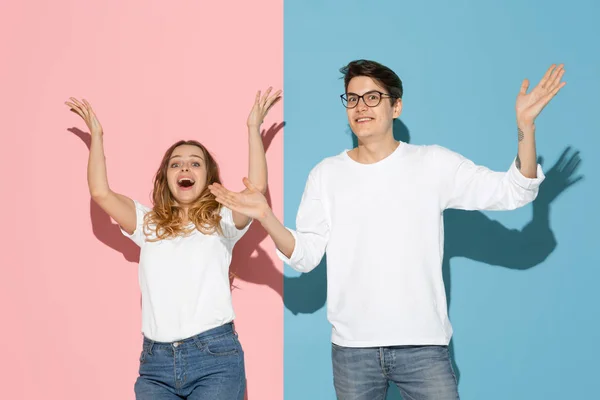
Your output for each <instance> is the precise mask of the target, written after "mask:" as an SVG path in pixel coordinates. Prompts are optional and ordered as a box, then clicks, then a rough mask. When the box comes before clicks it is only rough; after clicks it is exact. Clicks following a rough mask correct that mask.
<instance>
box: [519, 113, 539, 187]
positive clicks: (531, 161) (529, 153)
mask: <svg viewBox="0 0 600 400" xmlns="http://www.w3.org/2000/svg"><path fill="white" fill-rule="evenodd" d="M517 135H518V141H519V142H518V143H519V145H518V146H519V148H518V153H517V159H516V165H517V168H518V169H519V171H521V174H523V176H525V177H526V178H537V154H536V150H535V125H534V124H528V123H527V124H519V123H518V124H517Z"/></svg>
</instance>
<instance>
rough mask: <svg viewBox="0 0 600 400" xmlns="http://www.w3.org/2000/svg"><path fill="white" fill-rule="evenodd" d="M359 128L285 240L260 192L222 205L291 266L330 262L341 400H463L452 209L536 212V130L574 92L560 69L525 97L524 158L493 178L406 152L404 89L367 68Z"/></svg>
mask: <svg viewBox="0 0 600 400" xmlns="http://www.w3.org/2000/svg"><path fill="white" fill-rule="evenodd" d="M341 71H342V73H343V74H344V78H345V79H344V83H345V89H346V90H345V93H344V94H343V95H342V96H341V97H342V102H343V104H344V106H345V107H346V108H347V114H348V122H349V123H350V127H351V128H352V131H353V132H354V134H355V135H356V136H357V138H358V147H356V148H354V149H352V150H350V151H344V152H342V153H341V154H339V155H337V156H334V157H329V158H326V159H325V160H323V161H322V162H321V163H319V164H318V165H317V166H316V167H315V168H314V169H313V170H312V171H311V173H310V175H309V177H308V182H307V183H306V188H305V191H304V195H303V197H302V202H301V204H300V209H299V210H298V215H297V220H296V230H295V231H294V230H291V229H287V228H285V227H284V226H283V225H282V224H281V223H280V222H279V221H278V220H277V218H276V217H275V216H274V215H273V213H272V211H271V210H270V208H269V206H268V205H267V202H266V200H265V198H264V196H262V194H260V192H259V191H258V190H256V189H255V188H254V186H253V185H252V183H251V182H249V181H248V180H247V179H246V180H244V183H245V184H246V186H247V188H248V190H246V191H245V193H232V192H230V191H227V190H226V189H225V188H223V187H222V186H220V185H218V184H214V185H213V186H212V187H211V191H212V192H213V194H214V195H215V196H216V198H217V201H219V202H221V203H222V204H224V205H226V206H227V207H229V208H231V209H232V210H235V211H238V212H240V213H243V214H246V215H248V216H250V217H253V218H255V219H257V220H258V221H260V222H261V224H262V225H263V226H264V228H265V229H266V231H267V232H268V233H269V235H270V236H271V237H272V238H273V240H274V242H275V244H276V245H277V248H278V254H279V256H280V258H281V259H282V260H284V261H285V262H286V263H288V264H289V265H290V266H291V267H292V268H294V269H296V270H298V271H301V272H308V271H310V270H312V269H313V268H315V267H316V266H317V265H318V264H319V262H320V261H321V258H322V257H323V254H324V253H325V251H326V250H327V281H328V292H327V311H328V319H329V321H330V322H331V324H332V326H333V332H332V342H333V345H332V358H333V371H334V385H335V390H336V393H337V397H338V398H340V399H344V400H363V399H364V400H372V399H383V398H385V392H386V390H387V386H388V383H389V382H390V381H391V382H394V383H395V384H396V385H398V387H399V389H400V391H401V393H402V395H403V397H404V398H408V399H419V400H429V399H432V400H433V399H435V400H445V399H457V398H458V392H457V385H456V379H455V376H454V372H453V371H452V366H451V361H450V357H449V354H448V347H447V345H448V343H449V341H450V338H451V336H452V327H451V325H450V322H449V320H448V315H447V307H446V298H445V292H444V283H443V280H442V269H441V265H442V259H443V248H444V245H443V237H444V235H443V222H442V221H443V220H442V213H443V211H444V210H445V209H447V208H458V209H465V210H510V209H515V208H517V207H522V206H524V205H526V204H528V203H529V202H531V201H533V200H534V199H535V197H536V195H537V192H538V187H539V185H540V183H541V182H542V180H543V179H544V175H543V173H542V170H541V167H540V166H539V165H537V161H536V149H535V125H534V120H535V118H536V117H537V116H538V114H539V113H540V112H541V111H542V109H543V108H544V106H545V105H546V104H548V102H549V101H550V100H551V99H552V97H554V96H555V95H556V93H557V92H558V91H559V90H560V88H562V87H563V86H564V82H561V78H562V76H563V73H564V69H563V66H562V65H560V66H558V67H556V66H555V65H553V66H551V67H550V69H548V71H547V72H546V74H545V76H544V77H543V78H542V80H541V81H540V83H539V84H538V85H537V86H536V87H535V88H534V89H533V90H532V91H531V92H530V93H527V89H528V86H529V83H528V81H527V80H525V81H523V85H522V87H521V90H520V92H519V94H518V96H517V103H516V112H517V133H518V135H517V137H518V154H517V157H516V159H515V160H514V162H513V163H512V165H511V167H510V169H509V170H508V171H507V172H493V171H490V170H489V169H487V168H485V167H482V166H477V165H475V164H473V163H472V162H471V161H469V160H467V159H465V158H464V157H462V156H461V155H459V154H457V153H454V152H452V151H450V150H447V149H445V148H443V147H440V146H416V145H410V144H407V143H401V142H397V141H396V140H394V137H393V132H392V125H393V120H394V119H395V118H397V117H398V116H400V113H401V111H402V82H401V80H400V78H398V76H397V75H396V74H395V73H394V72H393V71H392V70H390V69H389V68H387V67H385V66H383V65H381V64H379V63H376V62H373V61H366V60H358V61H353V62H351V63H350V64H348V65H347V66H346V67H344V68H342V70H341Z"/></svg>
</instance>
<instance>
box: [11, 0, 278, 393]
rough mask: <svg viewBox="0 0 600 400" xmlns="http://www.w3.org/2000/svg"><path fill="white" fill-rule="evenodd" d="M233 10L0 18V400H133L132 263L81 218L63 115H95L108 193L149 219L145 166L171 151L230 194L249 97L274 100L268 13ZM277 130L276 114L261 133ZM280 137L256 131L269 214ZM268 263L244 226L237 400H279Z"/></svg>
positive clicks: (131, 250)
mask: <svg viewBox="0 0 600 400" xmlns="http://www.w3.org/2000/svg"><path fill="white" fill-rule="evenodd" d="M233 4H234V3H232V2H206V1H205V2H201V1H195V2H192V1H178V2H164V1H162V2H161V1H156V0H154V1H139V0H138V1H117V0H110V1H96V2H94V3H92V2H83V1H66V0H58V1H52V2H50V1H15V0H10V1H8V0H5V1H2V3H0V50H1V54H2V59H3V61H2V66H1V67H0V68H1V74H0V88H1V90H0V109H1V110H2V117H1V118H0V127H1V129H0V132H1V135H2V142H1V143H2V145H1V146H0V171H2V178H1V181H0V182H1V189H0V191H1V192H0V194H1V196H0V209H2V210H3V211H4V213H3V214H4V226H3V229H2V230H1V231H0V232H1V233H0V234H1V235H2V237H1V243H2V251H1V252H0V265H1V268H0V271H1V272H0V273H1V276H0V316H1V318H2V328H1V329H0V343H2V344H3V351H2V363H0V380H1V389H0V397H1V398H4V399H40V398H43V399H61V400H67V399H88V400H93V399H133V398H134V395H133V384H134V381H135V379H136V377H137V368H138V357H139V354H140V351H141V333H140V293H139V287H138V282H137V264H136V261H137V255H138V249H137V247H136V246H135V245H133V244H132V243H130V242H129V241H128V240H127V239H125V238H124V237H121V236H120V233H119V232H118V229H117V227H116V226H115V225H113V224H112V222H111V221H110V220H109V218H108V217H107V216H106V214H104V213H103V212H102V211H100V210H99V209H98V208H97V207H95V206H94V205H93V204H90V198H89V194H88V189H87V183H86V162H87V155H88V152H87V149H86V146H85V144H84V141H85V136H86V134H85V132H86V128H85V125H84V123H83V121H81V120H80V119H79V117H77V116H76V115H75V114H73V113H71V112H69V110H68V109H67V107H66V106H64V105H63V102H64V101H65V100H66V99H67V98H68V97H69V96H75V97H78V98H81V97H84V98H86V99H87V100H89V101H90V102H91V104H92V105H93V106H94V108H95V110H96V113H97V115H98V117H99V119H100V121H101V123H102V124H103V127H104V131H105V148H106V155H107V163H108V173H109V182H110V184H111V187H112V188H113V189H114V190H115V191H118V192H120V193H123V194H126V195H128V196H130V197H132V198H134V199H138V200H139V201H141V202H143V203H145V204H147V205H149V204H150V200H149V199H150V192H151V188H152V176H153V174H154V173H155V170H156V168H157V167H158V163H159V161H160V158H161V156H162V154H163V152H164V151H165V150H166V148H167V147H168V146H169V145H171V144H172V143H173V142H174V141H176V140H178V139H182V138H183V139H187V138H193V139H197V140H199V141H201V142H202V143H204V144H205V145H206V146H207V147H208V148H209V149H210V150H211V151H212V152H213V154H214V155H215V157H216V158H217V160H218V162H219V164H220V166H221V170H222V178H223V180H224V183H225V184H226V185H227V186H229V187H230V188H232V189H235V190H239V189H241V188H242V184H241V178H242V177H243V176H245V175H246V172H247V158H248V156H247V132H246V129H245V120H246V117H247V114H248V111H249V110H250V107H251V105H252V101H253V99H254V94H255V91H256V90H258V89H263V88H266V87H267V86H269V85H273V86H274V87H276V88H281V87H282V85H283V2H282V1H281V0H259V1H253V2H241V1H240V2H235V6H234V5H233ZM282 118H283V106H282V105H281V104H280V105H278V106H276V108H274V109H273V110H272V112H271V113H270V115H269V117H268V119H267V121H266V122H265V125H264V126H265V127H266V128H268V127H270V126H271V125H272V124H274V123H280V122H281V121H282ZM71 128H78V129H81V130H82V131H83V132H78V131H76V130H74V131H73V132H72V131H69V130H68V129H71ZM282 134H283V132H282V130H281V129H280V130H278V131H277V132H276V133H275V134H274V136H273V132H270V134H269V135H270V136H269V140H270V139H272V141H270V146H269V149H268V154H267V157H268V162H269V168H270V169H269V184H270V195H271V198H272V203H273V207H274V210H275V211H276V213H277V214H279V215H281V213H282V191H283V188H282V165H283V159H282V140H283V137H282ZM82 139H84V140H83V141H82ZM274 254H275V252H274V247H273V245H272V242H271V241H270V240H265V234H264V232H263V231H262V230H261V229H260V227H259V226H258V224H255V226H253V227H252V229H251V231H250V232H249V233H248V235H247V236H246V237H245V238H244V239H243V240H242V242H240V243H239V244H238V247H237V248H236V252H235V255H234V259H235V260H236V261H235V263H234V265H233V267H232V270H233V271H234V272H235V273H236V274H237V275H238V276H239V277H240V279H237V280H236V282H235V284H236V286H237V289H235V290H234V306H235V310H236V313H237V316H238V317H237V320H236V321H237V329H238V331H239V333H240V339H241V341H242V345H243V346H244V349H245V353H246V368H247V378H248V395H249V398H250V399H260V400H263V399H280V398H282V396H283V373H282V365H283V307H282V300H281V292H282V281H281V268H282V266H281V263H280V262H278V261H275V259H274V257H273V256H274Z"/></svg>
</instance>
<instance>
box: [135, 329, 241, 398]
mask: <svg viewBox="0 0 600 400" xmlns="http://www.w3.org/2000/svg"><path fill="white" fill-rule="evenodd" d="M134 389H135V398H136V399H137V400H150V399H152V400H171V399H173V400H180V399H182V398H183V399H188V400H198V399H214V400H241V399H243V398H244V393H245V390H246V372H245V368H244V352H243V351H242V346H241V345H240V342H239V341H238V338H237V334H236V333H235V331H234V330H233V324H231V323H230V324H226V325H223V326H219V327H217V328H214V329H210V330H208V331H206V332H203V333H201V334H199V335H196V336H193V337H191V338H188V339H184V340H181V341H178V342H173V343H162V342H155V341H153V340H150V339H148V338H144V346H143V350H142V354H141V356H140V376H139V377H138V379H137V381H136V382H135V387H134Z"/></svg>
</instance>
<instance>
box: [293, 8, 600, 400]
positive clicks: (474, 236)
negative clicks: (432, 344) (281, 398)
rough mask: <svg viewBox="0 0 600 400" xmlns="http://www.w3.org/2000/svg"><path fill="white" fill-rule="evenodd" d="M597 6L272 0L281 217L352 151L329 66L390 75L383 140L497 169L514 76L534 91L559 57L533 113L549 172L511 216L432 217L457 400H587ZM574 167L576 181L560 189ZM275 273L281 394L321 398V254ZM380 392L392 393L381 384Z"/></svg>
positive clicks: (595, 321)
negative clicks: (559, 82)
mask: <svg viewBox="0 0 600 400" xmlns="http://www.w3.org/2000/svg"><path fill="white" fill-rule="evenodd" d="M599 16H600V5H598V3H594V2H593V1H591V0H590V1H583V0H572V1H569V2H559V1H538V0H536V1H527V2H519V1H504V2H492V1H474V0H463V1H453V2H450V1H420V2H408V1H370V2H365V1H355V0H351V1H349V0H346V1H317V0H302V1H292V0H288V1H286V2H285V7H284V23H285V25H284V34H285V41H284V63H285V64H284V66H285V67H284V68H285V69H284V73H285V74H284V85H285V86H284V87H285V121H286V131H285V145H284V146H285V149H284V160H285V161H284V167H285V174H284V181H285V186H284V187H285V189H284V199H285V223H286V225H288V226H291V227H294V226H295V217H296V211H297V209H298V205H299V202H300V198H301V196H302V192H303V190H304V185H305V182H306V178H307V176H308V173H309V171H310V170H311V169H312V168H313V167H314V166H315V165H316V164H317V163H318V162H319V161H320V160H322V159H323V158H325V157H329V156H332V155H336V154H338V153H340V152H341V151H342V150H344V149H349V148H351V147H352V146H353V139H352V136H351V133H350V131H349V128H348V125H347V120H346V114H345V110H344V108H343V107H342V104H341V103H340V100H339V95H340V94H341V93H342V92H343V90H344V88H343V81H342V80H341V79H340V77H341V74H340V73H339V68H340V67H342V66H344V65H345V64H346V63H347V62H349V61H351V60H353V59H358V58H366V59H372V60H376V61H378V62H381V63H383V64H384V65H387V66H388V67H390V68H392V69H393V70H394V71H395V72H396V73H397V74H398V75H399V76H400V78H401V79H402V81H403V83H404V92H405V95H404V99H403V101H404V109H403V113H402V115H401V117H400V119H401V122H397V123H396V124H395V134H396V135H397V137H399V138H400V139H403V140H409V141H410V142H411V143H413V144H434V143H435V144H440V145H442V146H445V147H448V148H450V149H452V150H454V151H458V152H459V153H461V154H463V155H464V156H466V157H468V158H470V159H472V160H473V161H474V162H476V163H479V164H483V165H486V166H488V167H490V168H492V169H495V170H506V169H508V167H509V165H510V163H511V162H512V160H513V158H514V156H515V155H516V150H517V134H516V127H515V115H514V103H515V98H516V95H517V93H518V91H519V88H520V85H521V82H522V79H524V78H529V79H530V81H531V87H533V85H535V84H537V82H538V81H539V79H540V78H541V77H542V75H543V74H544V72H545V71H546V69H547V68H548V67H549V66H550V65H551V64H552V63H561V62H562V63H565V69H566V74H565V80H566V81H567V86H566V87H565V88H564V89H563V90H562V91H561V92H560V93H559V94H558V96H557V97H556V98H555V99H554V100H553V101H552V102H551V104H550V105H549V106H548V107H547V108H546V109H545V110H544V111H543V112H542V114H541V116H540V117H539V118H538V119H537V143H538V155H540V156H542V157H543V167H544V171H545V172H546V174H547V179H546V182H545V183H544V184H543V185H542V188H541V190H540V196H539V197H538V200H536V202H535V203H534V204H533V205H528V206H526V207H524V208H522V209H519V210H516V211H513V212H496V213H493V212H485V213H480V212H472V213H466V212H458V211H449V212H447V213H446V215H445V219H446V241H447V243H446V260H445V262H444V264H445V265H444V268H445V277H446V285H447V292H449V295H450V298H451V302H450V318H451V321H452V323H453V326H454V330H455V334H454V339H453V350H454V355H455V361H456V364H457V367H458V372H459V374H460V380H459V390H460V394H461V398H462V399H488V400H493V399H507V398H510V399H563V398H571V399H575V398H581V399H583V398H585V399H591V398H593V397H594V395H592V393H593V388H595V387H596V381H597V374H598V372H599V370H598V367H597V359H598V358H600V347H599V346H598V345H597V343H598V341H599V339H600V334H599V329H600V322H599V315H600V313H599V312H598V305H599V301H598V297H597V294H596V293H597V292H598V289H597V285H598V282H599V281H600V257H599V255H598V251H597V250H596V249H597V248H598V246H599V245H600V240H599V239H600V235H599V234H598V232H597V227H598V223H599V222H600V209H599V207H598V205H599V202H598V197H599V194H600V189H599V188H600V185H599V184H600V181H599V180H600V178H598V174H597V173H595V172H597V171H599V170H600V168H599V163H600V161H598V158H597V155H596V152H597V149H598V148H599V146H600V140H599V139H598V136H599V135H600V122H599V119H598V114H599V111H598V107H599V106H600V102H599V101H598V100H597V99H598V93H600V77H599V75H600V52H598V44H597V41H598V39H600V28H599V26H600V25H599V24H598V21H597V20H598V17H599ZM569 146H570V147H571V150H568V148H569ZM565 151H566V153H565ZM576 151H580V154H579V157H581V160H582V162H581V164H579V166H578V167H577V168H575V169H574V170H573V167H574V164H573V163H571V164H569V163H568V161H569V160H570V159H571V157H573V156H574V155H575V152H576ZM563 154H564V159H563V160H564V162H563V163H560V162H559V159H560V157H561V155H563ZM573 160H576V158H575V159H573ZM577 177H583V179H582V180H581V181H579V182H577V183H575V184H574V185H571V186H569V184H568V182H569V181H570V180H573V179H577ZM349 217H351V216H349ZM285 275H286V276H285V280H284V300H285V305H286V310H285V336H284V340H285V349H284V350H285V352H284V354H285V362H284V371H285V372H284V373H285V376H284V379H285V398H286V399H290V400H291V399H301V400H305V399H333V398H335V394H334V390H333V380H332V370H331V357H330V352H331V345H330V330H331V328H330V325H329V323H328V322H327V319H326V310H325V307H324V304H325V285H326V283H325V268H324V265H321V266H320V267H318V268H317V269H316V270H314V271H313V272H311V273H309V274H304V275H302V276H300V274H298V273H296V272H295V271H293V270H292V269H290V268H289V267H287V266H286V270H285ZM388 398H389V399H399V398H400V397H399V395H398V394H397V390H396V389H393V390H391V391H390V394H389V396H388Z"/></svg>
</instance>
